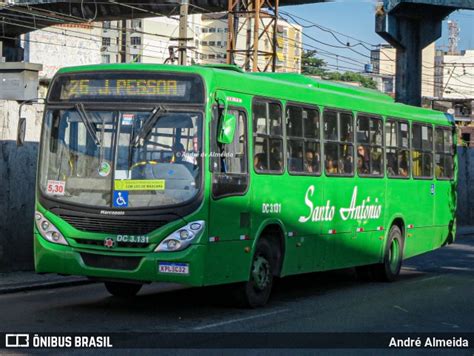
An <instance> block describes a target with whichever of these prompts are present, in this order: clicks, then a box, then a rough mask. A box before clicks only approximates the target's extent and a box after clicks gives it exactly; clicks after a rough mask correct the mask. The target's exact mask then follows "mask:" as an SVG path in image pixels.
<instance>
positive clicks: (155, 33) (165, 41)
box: [101, 13, 301, 72]
mask: <svg viewBox="0 0 474 356" xmlns="http://www.w3.org/2000/svg"><path fill="white" fill-rule="evenodd" d="M268 21H269V19H265V18H263V22H264V23H267V22H268ZM252 23H253V22H251V28H252V29H253V25H252ZM278 24H279V25H278V34H277V40H278V49H277V71H283V72H285V71H287V72H300V71H301V27H300V26H297V25H293V24H289V23H287V22H285V21H282V20H280V21H279V22H278ZM262 27H263V26H262ZM103 28H104V30H103V33H102V36H103V38H102V46H101V54H102V62H103V63H117V62H121V61H122V59H123V58H122V57H123V56H125V62H141V63H164V62H165V61H167V59H168V58H170V53H169V48H170V47H173V48H174V51H175V53H174V55H175V56H176V57H177V56H178V54H177V52H176V49H177V46H178V41H177V38H178V37H179V19H178V17H170V18H167V17H156V18H147V19H142V20H127V21H126V27H125V30H123V29H122V28H123V27H122V22H121V21H111V22H104V26H103ZM187 30H188V33H187V37H188V38H189V41H188V48H187V51H186V54H187V64H188V65H189V64H207V63H209V64H211V63H226V61H227V45H228V43H227V41H228V27H227V15H226V14H225V13H216V14H205V15H190V16H189V17H188V29H187ZM262 30H263V29H262ZM251 36H252V38H253V34H251ZM268 37H270V38H271V37H272V32H270V33H269V36H268ZM268 37H267V36H262V38H261V40H260V42H259V48H260V50H262V51H267V52H270V51H271V43H270V41H269V40H268ZM124 41H125V43H126V45H125V48H126V51H125V52H126V53H125V54H123V48H124V46H123V43H124ZM237 48H238V49H242V50H243V49H245V48H246V34H245V33H244V32H242V33H240V34H239V36H238V38H237ZM235 58H236V63H237V64H238V65H240V66H243V65H244V57H243V56H236V57H235ZM266 60H268V58H265V56H262V58H261V64H262V65H263V64H264V63H265V62H266Z"/></svg>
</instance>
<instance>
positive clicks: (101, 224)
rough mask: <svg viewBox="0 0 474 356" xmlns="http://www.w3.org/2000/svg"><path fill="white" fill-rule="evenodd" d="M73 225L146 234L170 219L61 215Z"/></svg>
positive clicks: (89, 228) (82, 228) (84, 229)
mask: <svg viewBox="0 0 474 356" xmlns="http://www.w3.org/2000/svg"><path fill="white" fill-rule="evenodd" d="M59 216H60V217H61V219H64V220H65V221H67V222H68V223H69V224H71V225H72V226H73V227H75V228H76V229H78V230H81V231H87V232H102V233H108V234H130V235H145V234H148V233H150V232H152V231H153V230H156V229H158V228H160V227H162V226H163V225H165V224H167V223H168V222H169V221H160V220H159V221H156V220H123V219H120V220H119V219H104V218H103V217H100V218H95V217H88V216H72V215H62V214H61V215H59Z"/></svg>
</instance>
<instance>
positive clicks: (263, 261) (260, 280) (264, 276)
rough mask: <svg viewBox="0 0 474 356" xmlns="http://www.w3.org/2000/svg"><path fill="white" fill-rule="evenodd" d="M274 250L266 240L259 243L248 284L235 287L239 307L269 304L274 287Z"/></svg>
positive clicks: (255, 306)
mask: <svg viewBox="0 0 474 356" xmlns="http://www.w3.org/2000/svg"><path fill="white" fill-rule="evenodd" d="M272 261H273V259H272V248H271V246H270V243H269V242H268V241H267V240H265V239H260V240H259V241H258V243H257V246H256V249H255V254H254V256H253V259H252V266H251V269H250V277H249V280H248V282H244V283H240V284H239V285H237V286H235V290H234V296H235V298H236V299H237V302H238V304H239V305H241V306H244V307H250V308H257V307H262V306H264V305H265V304H267V302H268V299H270V294H271V291H272V286H273V271H274V266H273V265H272Z"/></svg>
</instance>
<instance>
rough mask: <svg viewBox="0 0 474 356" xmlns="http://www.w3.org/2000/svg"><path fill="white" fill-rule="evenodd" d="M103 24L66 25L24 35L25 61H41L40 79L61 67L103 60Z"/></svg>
mask: <svg viewBox="0 0 474 356" xmlns="http://www.w3.org/2000/svg"><path fill="white" fill-rule="evenodd" d="M101 33H102V24H101V23H94V22H93V23H83V24H64V25H56V26H52V27H47V28H45V29H43V30H38V31H33V32H30V33H29V34H26V35H23V36H22V37H23V48H24V49H25V61H26V62H31V63H41V64H42V65H43V70H42V71H41V72H40V73H39V75H40V79H51V78H52V76H53V75H54V73H56V72H57V70H58V69H59V68H61V67H66V66H68V67H69V66H75V65H84V64H97V63H101V56H100V44H101V37H102V36H101Z"/></svg>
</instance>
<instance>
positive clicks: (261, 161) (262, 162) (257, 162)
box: [253, 153, 267, 171]
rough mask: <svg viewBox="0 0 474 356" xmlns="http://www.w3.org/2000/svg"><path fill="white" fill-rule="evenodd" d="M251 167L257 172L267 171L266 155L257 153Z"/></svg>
mask: <svg viewBox="0 0 474 356" xmlns="http://www.w3.org/2000/svg"><path fill="white" fill-rule="evenodd" d="M253 166H254V168H255V170H257V171H264V170H266V169H267V155H266V154H265V153H257V154H256V155H255V157H254V159H253Z"/></svg>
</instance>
